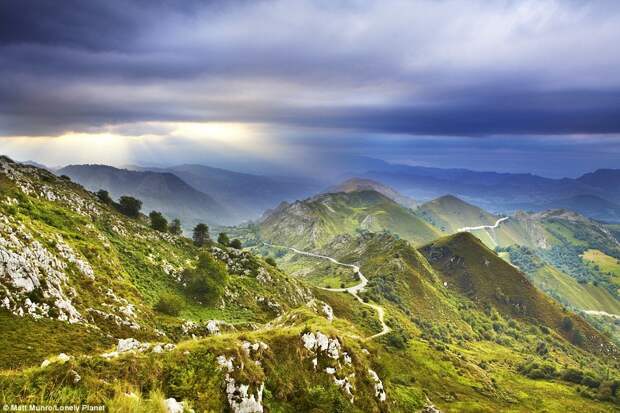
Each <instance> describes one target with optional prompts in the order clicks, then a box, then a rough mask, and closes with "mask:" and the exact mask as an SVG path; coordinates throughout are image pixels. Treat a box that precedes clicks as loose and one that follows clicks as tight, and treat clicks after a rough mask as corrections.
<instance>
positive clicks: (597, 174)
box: [577, 169, 620, 197]
mask: <svg viewBox="0 0 620 413" xmlns="http://www.w3.org/2000/svg"><path fill="white" fill-rule="evenodd" d="M577 181H578V182H580V183H582V184H585V185H589V186H592V187H594V188H599V189H602V190H613V195H614V196H615V197H617V196H620V169H598V170H596V171H594V172H590V173H587V174H584V175H582V176H581V177H579V178H577Z"/></svg>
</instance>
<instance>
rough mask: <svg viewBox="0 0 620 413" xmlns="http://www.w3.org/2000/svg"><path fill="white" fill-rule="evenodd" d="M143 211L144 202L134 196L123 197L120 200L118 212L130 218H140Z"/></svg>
mask: <svg viewBox="0 0 620 413" xmlns="http://www.w3.org/2000/svg"><path fill="white" fill-rule="evenodd" d="M140 209H142V201H140V200H139V199H136V198H134V197H132V196H127V195H123V196H122V197H120V199H119V200H118V210H119V211H120V212H121V213H122V214H124V215H127V216H128V217H130V218H138V216H139V215H140Z"/></svg>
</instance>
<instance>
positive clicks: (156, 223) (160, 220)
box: [149, 211, 168, 232]
mask: <svg viewBox="0 0 620 413" xmlns="http://www.w3.org/2000/svg"><path fill="white" fill-rule="evenodd" d="M149 219H150V221H151V228H153V229H154V230H155V231H159V232H166V231H167V230H168V220H166V218H164V216H163V215H162V214H161V212H157V211H151V213H150V214H149Z"/></svg>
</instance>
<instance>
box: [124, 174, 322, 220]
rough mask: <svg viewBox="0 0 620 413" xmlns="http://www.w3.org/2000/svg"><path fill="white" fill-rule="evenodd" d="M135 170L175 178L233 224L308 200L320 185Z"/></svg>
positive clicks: (246, 176) (247, 176)
mask: <svg viewBox="0 0 620 413" xmlns="http://www.w3.org/2000/svg"><path fill="white" fill-rule="evenodd" d="M136 168H137V169H139V170H148V171H155V172H169V173H172V174H174V175H176V176H178V177H179V178H181V179H182V180H183V181H185V182H187V183H188V184H189V185H191V186H193V187H194V188H196V189H198V190H199V191H203V192H205V193H208V194H209V195H211V196H212V197H213V198H214V199H215V200H216V201H217V202H218V203H220V204H221V205H224V206H226V208H227V209H228V212H229V214H230V215H232V216H233V217H234V218H235V220H236V221H243V220H247V219H255V218H258V217H260V216H261V215H262V213H263V212H265V210H267V209H269V208H274V207H275V206H277V205H278V204H279V203H280V202H282V201H292V200H296V199H300V198H305V197H308V196H310V195H311V194H313V193H315V192H316V191H317V190H318V189H319V188H320V184H318V183H316V182H314V181H312V180H310V179H304V178H294V177H290V178H288V177H271V176H261V175H252V174H246V173H240V172H233V171H229V170H226V169H220V168H212V167H210V166H205V165H178V166H172V167H170V168H165V169H164V168H141V167H136Z"/></svg>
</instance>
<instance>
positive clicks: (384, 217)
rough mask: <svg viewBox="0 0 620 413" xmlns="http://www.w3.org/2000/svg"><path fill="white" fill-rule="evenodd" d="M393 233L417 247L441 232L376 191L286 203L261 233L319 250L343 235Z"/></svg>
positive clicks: (277, 241)
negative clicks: (361, 232) (362, 232)
mask: <svg viewBox="0 0 620 413" xmlns="http://www.w3.org/2000/svg"><path fill="white" fill-rule="evenodd" d="M360 231H370V232H381V231H389V232H392V233H394V234H397V235H398V236H400V237H401V238H403V239H406V240H409V241H412V242H414V243H416V244H420V243H424V242H428V241H430V240H432V239H434V238H436V237H437V236H439V235H440V232H439V231H438V230H437V229H435V228H434V227H432V226H431V225H430V224H428V223H427V222H424V221H423V220H421V219H420V218H419V217H418V216H416V215H415V214H414V213H413V212H412V211H411V210H410V209H407V208H405V207H403V206H401V205H399V204H397V203H396V202H394V201H392V200H391V199H389V198H387V197H386V196H384V195H381V194H380V193H378V192H375V191H356V192H349V193H344V192H339V193H330V194H324V195H319V196H316V197H314V198H309V199H306V200H304V201H297V202H295V203H293V204H287V203H283V204H282V205H280V206H279V207H278V208H277V209H276V210H274V211H272V212H271V213H270V214H269V215H268V216H267V217H266V218H265V219H263V220H262V221H261V223H260V224H259V228H258V234H259V236H260V238H262V240H265V241H268V242H270V243H274V244H283V245H287V246H296V247H300V248H316V247H320V246H322V245H324V244H326V243H327V242H328V241H330V240H331V239H333V238H334V237H336V236H338V235H342V234H355V233H358V232H360Z"/></svg>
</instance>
